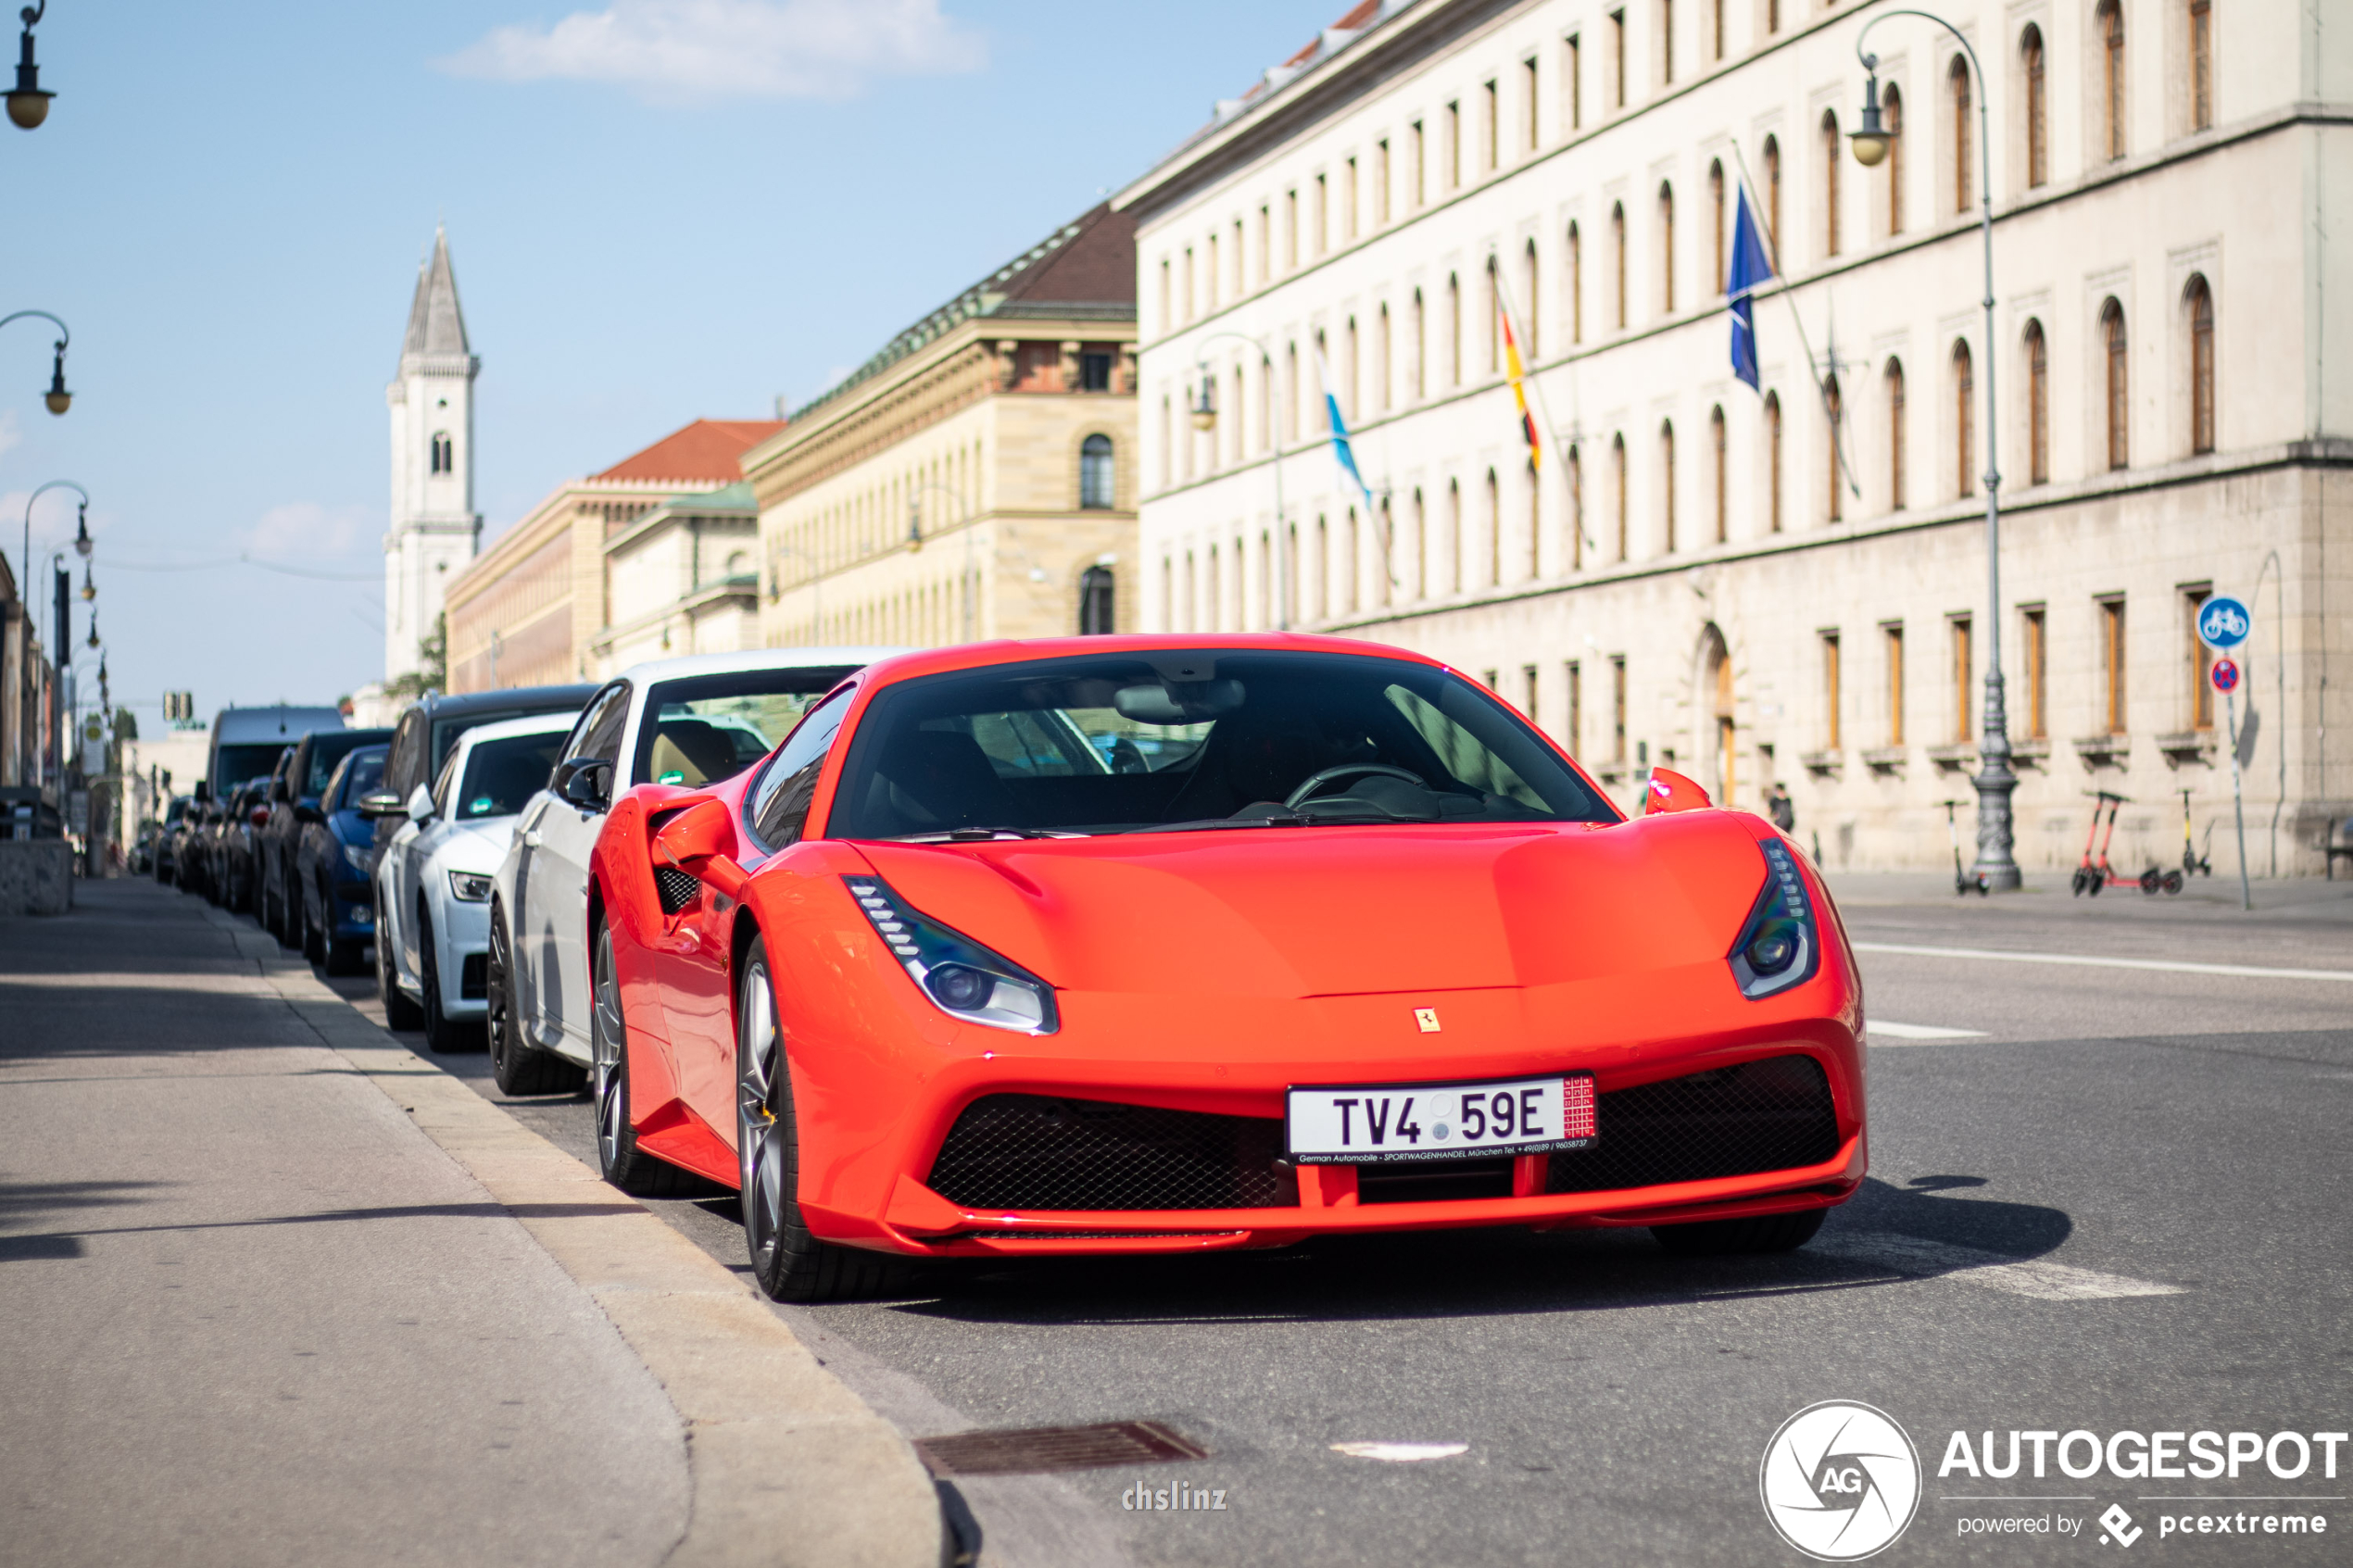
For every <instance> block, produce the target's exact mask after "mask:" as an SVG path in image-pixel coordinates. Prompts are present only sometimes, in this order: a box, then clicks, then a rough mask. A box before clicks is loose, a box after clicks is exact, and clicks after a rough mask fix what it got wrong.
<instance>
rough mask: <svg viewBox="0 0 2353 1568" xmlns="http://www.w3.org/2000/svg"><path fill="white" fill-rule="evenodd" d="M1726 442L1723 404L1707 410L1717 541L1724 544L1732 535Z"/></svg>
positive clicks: (1708, 445) (1710, 474) (1708, 449)
mask: <svg viewBox="0 0 2353 1568" xmlns="http://www.w3.org/2000/svg"><path fill="white" fill-rule="evenodd" d="M1724 447H1725V443H1724V408H1723V406H1722V405H1721V404H1718V406H1717V407H1715V408H1710V409H1709V410H1708V411H1707V451H1708V478H1709V479H1710V480H1711V481H1712V482H1713V483H1712V484H1711V486H1710V488H1711V489H1713V490H1714V492H1715V502H1716V508H1715V509H1716V542H1717V543H1718V544H1719V545H1721V544H1723V543H1724V542H1725V541H1726V540H1727V539H1729V538H1730V537H1731V515H1730V492H1731V486H1730V483H1728V473H1727V470H1728V466H1729V465H1728V464H1727V462H1726V460H1725V459H1726V458H1727V456H1728V454H1727V453H1726V451H1725V449H1724Z"/></svg>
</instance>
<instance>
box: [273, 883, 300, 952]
mask: <svg viewBox="0 0 2353 1568" xmlns="http://www.w3.org/2000/svg"><path fill="white" fill-rule="evenodd" d="M276 930H277V933H278V946H280V947H283V948H285V949H286V950H288V951H289V952H300V951H303V950H305V949H304V944H303V935H302V884H301V883H300V882H299V881H297V880H296V873H295V872H291V871H289V872H287V873H286V874H285V875H283V876H282V877H280V878H279V879H278V924H277V926H276Z"/></svg>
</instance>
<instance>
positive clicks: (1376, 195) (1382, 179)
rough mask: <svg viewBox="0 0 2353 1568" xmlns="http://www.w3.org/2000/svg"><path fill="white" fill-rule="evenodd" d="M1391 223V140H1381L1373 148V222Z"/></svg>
mask: <svg viewBox="0 0 2353 1568" xmlns="http://www.w3.org/2000/svg"><path fill="white" fill-rule="evenodd" d="M1388 221H1389V138H1388V137H1386V136H1384V137H1382V138H1381V140H1380V143H1379V144H1378V145H1377V146H1375V147H1374V148H1373V222H1374V223H1375V224H1377V225H1384V224H1386V223H1388Z"/></svg>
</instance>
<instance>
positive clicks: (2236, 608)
mask: <svg viewBox="0 0 2353 1568" xmlns="http://www.w3.org/2000/svg"><path fill="white" fill-rule="evenodd" d="M2254 630H2255V617H2254V616H2253V615H2252V614H2251V613H2249V612H2248V610H2247V608H2246V606H2245V605H2244V604H2241V603H2240V602H2239V601H2238V600H2236V599H2233V598H2228V597H2225V596H2222V595H2221V594H2216V595H2214V596H2212V597H2210V598H2208V600H2207V601H2206V602H2205V603H2204V604H2202V605H2200V606H2198V610H2197V638H2198V641H2199V642H2202V643H2204V644H2205V645H2206V646H2208V647H2210V648H2212V649H2213V650H2214V651H2215V652H2216V653H2218V654H2221V655H2222V656H2223V657H2222V658H2220V659H2216V660H2215V661H2214V663H2213V665H2212V666H2211V667H2210V668H2209V669H2208V671H2207V678H2208V680H2210V681H2211V682H2213V684H2214V689H2215V690H2216V691H2219V692H2221V694H2222V711H2223V714H2224V716H2225V717H2226V718H2228V720H2229V721H2230V725H2231V809H2232V812H2233V814H2234V815H2235V816H2236V817H2237V818H2238V832H2239V908H2240V909H2250V910H2251V909H2254V908H2255V895H2254V894H2253V893H2252V892H2251V891H2249V889H2248V887H2247V881H2246V797H2245V795H2244V794H2243V793H2242V792H2241V789H2240V784H2239V774H2240V763H2239V704H2238V697H2237V696H2236V693H2237V691H2238V684H2239V667H2238V661H2237V660H2235V659H2232V658H2230V657H2229V655H2230V652H2231V650H2232V649H2233V648H2235V647H2237V646H2239V645H2240V644H2241V643H2244V642H2246V638H2247V633H2250V632H2252V631H2254ZM2247 717H2248V719H2249V720H2250V721H2252V720H2253V718H2254V714H2253V713H2252V712H2251V711H2250V712H2249V713H2248V715H2247Z"/></svg>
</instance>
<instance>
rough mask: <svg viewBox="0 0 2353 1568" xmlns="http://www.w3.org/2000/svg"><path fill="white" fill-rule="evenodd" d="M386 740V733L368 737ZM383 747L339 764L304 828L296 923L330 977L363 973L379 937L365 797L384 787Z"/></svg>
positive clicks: (309, 952) (305, 946) (311, 955)
mask: <svg viewBox="0 0 2353 1568" xmlns="http://www.w3.org/2000/svg"><path fill="white" fill-rule="evenodd" d="M362 733H371V734H382V733H384V732H382V731H374V732H362ZM387 749H389V748H388V747H385V746H381V745H378V746H360V747H359V749H357V750H355V751H353V752H351V753H350V754H348V755H347V756H346V757H345V758H344V759H343V760H342V761H341V762H338V763H336V764H335V770H334V771H333V772H332V773H330V774H329V775H328V776H327V784H326V787H325V789H323V790H322V791H321V793H320V796H319V804H318V806H317V808H316V809H314V810H313V812H312V814H311V816H310V817H309V819H308V820H307V821H306V822H304V823H303V825H302V845H301V847H300V848H299V849H298V850H296V857H295V896H296V904H295V922H296V929H297V933H298V935H299V936H300V939H301V944H302V950H303V953H304V954H305V956H307V957H308V959H309V960H310V961H311V962H312V963H315V964H322V965H324V966H325V967H326V971H327V972H328V973H329V974H357V973H359V971H360V969H361V968H362V955H363V954H365V953H366V952H367V950H368V944H369V943H371V942H372V941H374V940H375V935H376V901H375V894H374V889H373V887H372V886H371V884H370V883H369V881H368V864H369V861H370V860H371V859H373V858H374V856H375V849H376V824H375V823H374V822H373V821H371V819H369V818H367V817H365V816H362V815H361V814H360V812H359V797H362V796H364V795H371V794H373V793H375V791H376V790H377V789H378V788H379V787H380V786H381V785H382V784H383V783H384V754H385V752H386V751H387Z"/></svg>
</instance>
